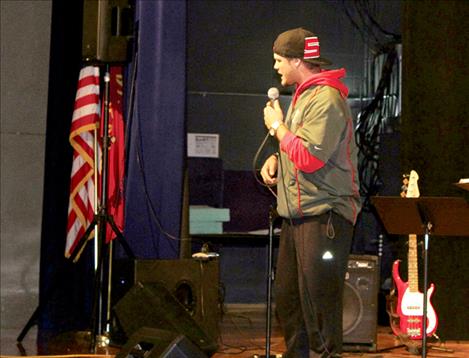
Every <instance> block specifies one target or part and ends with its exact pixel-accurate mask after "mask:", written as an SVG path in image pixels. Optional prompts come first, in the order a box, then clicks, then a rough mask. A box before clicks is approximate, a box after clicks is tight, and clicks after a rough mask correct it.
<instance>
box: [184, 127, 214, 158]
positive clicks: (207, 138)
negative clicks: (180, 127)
mask: <svg viewBox="0 0 469 358" xmlns="http://www.w3.org/2000/svg"><path fill="white" fill-rule="evenodd" d="M219 141H220V135H219V134H213V133H188V134H187V156H188V157H202V158H218V156H219Z"/></svg>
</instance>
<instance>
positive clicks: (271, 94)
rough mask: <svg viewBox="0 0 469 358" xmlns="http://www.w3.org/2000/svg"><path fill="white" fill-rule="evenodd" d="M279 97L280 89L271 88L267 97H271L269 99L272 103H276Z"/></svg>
mask: <svg viewBox="0 0 469 358" xmlns="http://www.w3.org/2000/svg"><path fill="white" fill-rule="evenodd" d="M279 95H280V94H279V92H278V88H276V87H271V88H269V90H268V91H267V97H269V99H270V100H271V101H275V100H276V99H277V98H278V96H279Z"/></svg>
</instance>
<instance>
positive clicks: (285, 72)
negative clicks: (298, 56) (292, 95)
mask: <svg viewBox="0 0 469 358" xmlns="http://www.w3.org/2000/svg"><path fill="white" fill-rule="evenodd" d="M274 61H275V62H274V70H276V71H277V73H278V74H279V75H280V76H281V78H280V83H281V84H282V86H284V87H286V86H290V85H293V84H295V83H296V82H297V81H296V71H297V68H296V66H295V59H290V58H287V57H283V56H280V55H277V54H276V53H274Z"/></svg>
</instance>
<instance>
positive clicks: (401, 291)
mask: <svg viewBox="0 0 469 358" xmlns="http://www.w3.org/2000/svg"><path fill="white" fill-rule="evenodd" d="M399 263H400V260H396V261H394V264H393V269H392V276H393V279H394V282H395V284H396V288H397V310H396V311H397V312H396V313H397V315H398V316H399V330H400V332H396V331H397V327H392V329H393V332H394V334H395V335H399V334H405V335H407V336H408V337H409V338H410V339H422V338H423V335H422V331H423V294H422V293H421V292H419V291H411V290H410V288H409V283H408V282H404V281H403V280H402V279H401V277H400V275H399ZM434 290H435V286H434V285H433V284H431V285H430V287H429V288H428V290H427V336H431V335H432V334H433V333H434V332H435V331H436V328H437V325H438V317H437V315H436V312H435V309H434V308H433V306H432V304H431V302H430V298H431V296H432V294H433V291H434Z"/></svg>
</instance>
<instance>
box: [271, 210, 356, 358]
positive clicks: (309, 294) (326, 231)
mask: <svg viewBox="0 0 469 358" xmlns="http://www.w3.org/2000/svg"><path fill="white" fill-rule="evenodd" d="M352 234H353V225H352V224H351V223H350V222H349V221H347V220H345V219H344V218H342V217H341V216H339V215H337V214H335V213H332V212H328V213H326V214H323V215H319V216H313V217H308V218H305V219H301V220H288V219H284V221H283V224H282V233H281V236H280V247H279V253H278V258H277V266H276V276H275V302H276V309H277V315H278V318H279V320H280V324H281V326H282V329H283V334H284V338H285V343H286V346H287V352H286V355H285V357H287V358H302V357H334V356H335V357H337V356H340V353H341V352H342V310H343V307H342V297H343V290H344V279H345V273H346V270H347V262H348V255H349V252H350V247H351V241H352Z"/></svg>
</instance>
